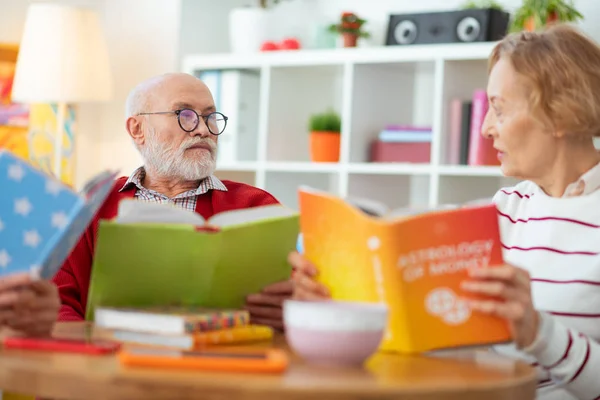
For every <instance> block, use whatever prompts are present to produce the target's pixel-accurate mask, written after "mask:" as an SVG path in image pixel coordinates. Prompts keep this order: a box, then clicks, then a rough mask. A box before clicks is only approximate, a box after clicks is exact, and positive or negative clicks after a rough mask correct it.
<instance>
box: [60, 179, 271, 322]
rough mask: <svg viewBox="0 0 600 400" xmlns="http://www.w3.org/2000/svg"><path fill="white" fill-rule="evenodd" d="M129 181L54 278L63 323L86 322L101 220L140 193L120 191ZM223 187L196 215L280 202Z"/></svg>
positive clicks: (233, 185) (241, 187)
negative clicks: (85, 317) (91, 276)
mask: <svg viewBox="0 0 600 400" xmlns="http://www.w3.org/2000/svg"><path fill="white" fill-rule="evenodd" d="M126 181H127V177H122V178H119V179H117V180H116V181H115V185H114V187H113V190H112V192H111V193H110V194H109V196H108V198H107V199H106V202H105V203H104V204H103V205H102V207H101V208H100V210H99V211H98V214H97V215H96V216H95V217H94V219H93V221H92V223H91V224H90V226H88V228H87V230H86V231H85V232H84V234H83V235H82V237H81V239H80V240H79V242H78V243H77V245H76V246H75V248H74V249H73V251H72V252H71V254H70V255H69V258H67V260H66V261H65V263H64V264H63V266H62V267H61V269H60V270H59V271H58V273H57V274H56V276H55V277H54V279H53V281H54V283H55V284H56V285H57V286H58V291H59V294H60V299H61V303H62V306H61V309H60V312H59V315H58V320H59V321H80V320H83V319H84V315H85V310H86V305H87V298H88V289H89V285H90V275H91V270H92V260H93V258H94V249H95V247H96V236H97V234H98V221H99V220H100V219H112V218H114V217H116V216H117V211H118V206H119V202H120V201H121V200H122V199H125V198H133V197H134V195H135V192H136V187H135V186H134V185H131V187H129V188H126V189H125V190H123V191H119V190H120V189H121V188H122V187H123V185H124V184H125V182H126ZM223 184H224V185H225V186H226V187H227V191H226V192H225V191H219V190H210V191H208V192H207V193H205V194H203V195H200V196H198V198H197V203H196V212H197V213H198V214H200V215H202V217H204V218H205V219H208V218H210V217H211V216H213V215H215V214H218V213H220V212H223V211H229V210H236V209H241V208H250V207H256V206H262V205H270V204H278V203H279V202H278V201H277V199H275V197H273V196H272V195H270V194H269V193H267V192H265V191H264V190H261V189H258V188H255V187H252V186H249V185H246V184H243V183H238V182H232V181H227V180H225V181H223Z"/></svg>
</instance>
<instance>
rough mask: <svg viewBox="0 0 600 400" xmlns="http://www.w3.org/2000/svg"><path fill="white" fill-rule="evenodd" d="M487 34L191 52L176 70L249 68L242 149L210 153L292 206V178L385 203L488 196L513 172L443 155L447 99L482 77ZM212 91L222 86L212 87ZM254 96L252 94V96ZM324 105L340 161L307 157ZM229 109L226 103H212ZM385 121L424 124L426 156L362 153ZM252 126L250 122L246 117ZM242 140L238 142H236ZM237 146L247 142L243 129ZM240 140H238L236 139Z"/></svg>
mask: <svg viewBox="0 0 600 400" xmlns="http://www.w3.org/2000/svg"><path fill="white" fill-rule="evenodd" d="M493 45H494V43H474V44H443V45H424V46H406V47H380V48H355V49H334V50H301V51H280V52H268V53H257V54H250V55H233V54H207V55H191V56H187V57H185V58H184V60H183V65H182V69H183V71H185V72H188V73H191V74H195V75H198V74H200V73H201V72H203V71H209V70H239V71H251V72H253V73H255V74H258V75H259V77H260V88H259V90H257V91H255V92H252V95H253V96H254V98H252V99H248V100H247V101H249V102H253V104H258V108H257V110H258V111H257V113H256V115H254V116H253V118H252V119H253V120H252V121H246V122H248V123H250V124H255V128H256V129H250V130H251V131H253V132H256V133H255V134H254V136H255V140H253V144H252V145H253V146H256V148H255V149H251V150H252V151H251V152H248V151H247V150H248V149H243V150H244V151H240V154H242V153H243V154H253V155H254V156H253V157H252V158H251V159H240V160H234V161H230V162H227V163H222V162H218V168H217V176H219V177H221V178H223V179H232V180H237V181H242V182H246V183H249V184H252V185H255V186H258V187H260V188H263V189H265V190H267V191H269V192H271V193H272V194H273V195H274V196H276V197H277V198H278V199H279V200H280V201H281V202H282V203H284V204H286V205H289V206H291V207H294V208H296V207H297V192H296V189H297V187H298V186H299V185H312V186H315V187H317V188H320V189H323V190H327V191H329V192H331V193H334V194H337V195H339V196H344V197H345V196H360V197H369V198H372V199H375V200H380V201H383V202H384V203H386V204H387V205H388V206H389V207H400V206H407V205H411V206H435V205H438V204H441V203H448V202H463V201H468V200H473V199H477V198H482V197H490V196H492V195H493V194H494V192H495V191H496V190H497V189H498V188H500V187H502V186H506V185H511V184H514V183H515V181H514V180H512V179H509V178H504V177H503V176H502V174H501V172H500V170H499V168H498V167H470V166H464V165H447V163H446V160H445V151H446V148H447V130H448V129H447V126H448V123H447V115H446V112H447V109H448V105H449V102H450V99H451V98H452V97H456V96H460V97H464V98H465V99H468V98H471V96H472V93H473V91H474V90H475V89H476V88H485V87H486V83H487V58H488V56H489V54H490V52H491V50H492V47H493ZM221 95H224V94H223V93H221ZM254 102H255V103H254ZM329 107H333V108H334V109H335V110H336V111H337V112H339V113H340V115H341V118H342V133H341V134H342V136H341V154H340V162H339V163H314V162H311V161H310V159H309V150H308V148H309V133H308V130H307V129H308V128H307V124H308V119H309V116H310V115H311V114H312V113H315V112H322V111H324V110H325V109H327V108H329ZM220 111H222V112H223V113H224V114H226V115H227V114H228V110H220ZM387 124H416V125H428V126H432V128H433V139H432V145H431V162H430V163H429V164H411V163H385V164H384V163H371V162H367V161H368V146H369V144H370V142H371V140H373V139H374V138H376V136H377V134H378V132H379V130H381V129H382V128H383V126H384V125H387ZM253 126H254V125H253ZM240 143H242V142H240ZM243 143H244V144H239V146H248V144H247V143H248V140H247V138H246V139H245V141H244V142H243ZM240 150H242V149H240Z"/></svg>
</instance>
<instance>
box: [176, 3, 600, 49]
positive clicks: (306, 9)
mask: <svg viewBox="0 0 600 400" xmlns="http://www.w3.org/2000/svg"><path fill="white" fill-rule="evenodd" d="M464 2H465V0H420V1H413V0H370V1H369V0H287V1H284V2H282V3H280V4H279V5H277V6H275V7H272V8H271V14H272V15H271V24H272V27H271V29H272V34H273V39H274V40H281V39H282V38H283V37H285V36H297V37H299V38H300V39H301V41H302V42H303V43H304V44H305V46H307V47H309V46H310V43H311V34H312V32H311V29H312V25H314V24H320V25H323V24H325V25H326V24H329V23H332V22H335V21H337V20H338V19H339V16H340V14H341V13H342V12H344V11H353V12H356V13H357V14H358V15H360V16H361V17H363V18H365V19H366V20H367V21H368V24H367V25H366V28H367V30H368V31H369V32H370V33H371V35H372V37H371V38H370V39H368V40H361V42H360V46H380V45H382V44H383V43H384V42H385V33H386V29H387V23H388V19H389V14H393V13H398V14H400V13H411V12H428V11H446V10H452V9H456V8H458V7H460V6H461V5H462V4H464ZM499 2H500V3H501V4H503V5H504V7H505V8H506V9H507V11H509V12H512V11H514V10H515V9H516V8H517V7H518V6H519V5H520V4H521V3H522V1H521V0H500V1H499ZM247 4H258V0H221V1H215V0H182V10H183V11H182V15H183V18H182V24H181V32H182V35H181V42H180V43H181V47H180V48H181V52H180V55H185V54H189V53H224V52H227V51H228V45H229V43H228V39H229V37H228V35H229V33H228V25H227V14H228V10H230V9H231V8H233V7H237V6H240V5H247ZM575 5H576V7H577V8H578V9H579V11H580V12H581V13H582V14H583V15H584V17H586V19H585V20H584V21H582V22H580V23H579V25H580V26H581V28H582V29H583V30H584V31H585V32H587V33H588V34H589V35H590V36H592V37H593V38H594V39H596V40H598V41H600V24H599V23H598V22H599V21H600V1H599V0H575Z"/></svg>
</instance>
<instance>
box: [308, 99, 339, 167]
mask: <svg viewBox="0 0 600 400" xmlns="http://www.w3.org/2000/svg"><path fill="white" fill-rule="evenodd" d="M341 126H342V122H341V119H340V116H339V115H338V114H337V113H336V112H335V111H334V110H332V109H330V110H328V111H326V112H324V113H320V114H314V115H311V117H310V121H309V131H310V158H311V160H312V161H316V162H338V161H339V160H340V136H341V135H340V132H341Z"/></svg>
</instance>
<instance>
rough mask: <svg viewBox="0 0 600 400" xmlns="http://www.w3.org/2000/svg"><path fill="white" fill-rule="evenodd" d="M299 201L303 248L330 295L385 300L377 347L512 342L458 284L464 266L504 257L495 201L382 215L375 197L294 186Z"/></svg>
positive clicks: (412, 349) (420, 348) (406, 349)
mask: <svg viewBox="0 0 600 400" xmlns="http://www.w3.org/2000/svg"><path fill="white" fill-rule="evenodd" d="M299 200H300V225H301V231H302V235H303V248H304V254H305V256H306V257H307V259H309V260H310V261H312V262H313V263H314V264H315V265H316V267H317V268H318V270H319V275H318V278H317V279H318V280H319V281H320V282H322V283H323V284H324V285H326V286H327V287H328V288H329V290H330V291H331V295H332V298H333V299H334V300H341V301H364V302H384V303H387V305H388V307H389V309H390V313H389V321H388V327H387V330H386V332H385V337H384V339H383V341H382V344H381V348H380V349H381V350H384V351H394V352H402V353H419V352H425V351H430V350H436V349H447V348H452V347H463V346H477V345H486V344H492V343H500V342H506V341H510V340H511V335H510V331H509V329H508V324H507V323H506V321H505V320H503V319H501V318H496V317H491V316H486V315H483V314H480V313H476V312H471V310H470V308H469V306H468V303H467V302H466V301H465V299H467V298H469V296H471V298H472V295H471V294H468V293H466V292H464V291H462V290H461V289H460V284H461V282H462V281H463V280H465V279H466V278H467V277H468V269H469V268H489V267H493V266H496V265H501V264H502V263H503V258H502V248H501V243H500V234H499V227H498V216H497V210H496V207H495V205H491V204H490V205H478V206H469V207H463V208H452V209H448V208H445V209H439V210H434V211H427V212H421V213H413V214H408V215H407V214H406V212H407V210H404V212H397V213H391V214H388V215H381V212H380V211H377V210H378V209H381V207H380V206H377V205H376V204H375V203H373V202H367V203H364V202H363V203H362V204H361V202H360V201H353V202H350V201H344V200H342V199H340V198H337V197H335V196H332V195H329V194H327V193H322V192H318V191H315V190H312V189H310V188H301V189H300V191H299ZM410 212H414V210H412V211H410ZM403 214H404V215H403Z"/></svg>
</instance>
